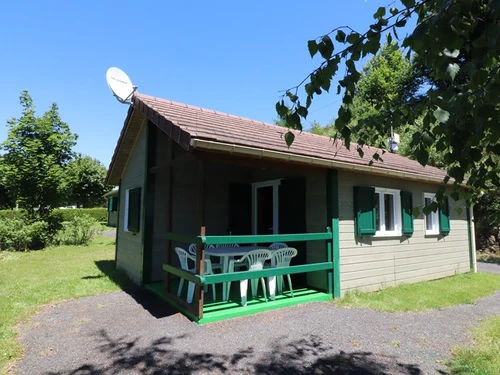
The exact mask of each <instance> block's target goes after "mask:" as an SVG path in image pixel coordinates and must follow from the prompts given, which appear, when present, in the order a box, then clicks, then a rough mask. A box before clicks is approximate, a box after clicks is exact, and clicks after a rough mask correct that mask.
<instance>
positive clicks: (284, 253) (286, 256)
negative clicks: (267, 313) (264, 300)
mask: <svg viewBox="0 0 500 375" xmlns="http://www.w3.org/2000/svg"><path fill="white" fill-rule="evenodd" d="M296 255H297V249H295V248H293V247H285V248H282V249H278V250H274V251H273V252H272V255H271V266H270V267H272V268H283V267H290V262H291V261H292V258H293V257H294V256H296ZM266 268H269V267H267V266H266ZM286 277H287V279H288V286H289V287H290V293H291V294H292V297H293V288H292V279H291V278H290V275H289V274H288V275H286ZM268 282H269V295H270V297H271V300H273V301H274V298H275V295H276V276H269V277H268ZM282 290H283V276H282V275H280V276H278V291H280V292H281V291H282Z"/></svg>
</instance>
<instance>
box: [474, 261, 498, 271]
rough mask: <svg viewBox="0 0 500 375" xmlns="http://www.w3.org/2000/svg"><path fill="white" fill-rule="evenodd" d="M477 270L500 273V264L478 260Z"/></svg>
mask: <svg viewBox="0 0 500 375" xmlns="http://www.w3.org/2000/svg"><path fill="white" fill-rule="evenodd" d="M477 270H478V271H482V272H488V273H498V274H500V264H495V263H484V262H477Z"/></svg>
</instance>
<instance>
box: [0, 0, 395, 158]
mask: <svg viewBox="0 0 500 375" xmlns="http://www.w3.org/2000/svg"><path fill="white" fill-rule="evenodd" d="M42 3H43V4H42ZM388 3H389V0H386V1H375V0H350V1H341V0H330V1H314V2H312V1H307V2H306V1H298V0H295V1H281V0H279V1H278V0H273V1H269V0H267V1H263V0H255V1H234V0H233V1H229V0H226V1H219V0H213V1H211V2H206V1H176V2H170V1H168V2H167V1H142V2H138V1H127V0H122V1H97V0H88V1H86V2H77V1H43V2H40V1H35V0H32V1H9V2H5V3H4V4H2V12H1V14H0V35H2V38H1V40H2V42H1V44H0V46H1V49H2V56H3V58H2V60H1V62H0V82H1V84H2V87H1V90H0V122H1V123H2V125H1V126H0V142H1V141H3V140H4V139H5V138H6V137H7V128H6V126H5V124H6V121H7V119H9V118H11V117H17V116H19V115H20V107H19V101H18V97H19V93H20V92H21V90H23V89H27V90H29V92H30V94H31V95H32V97H33V99H34V102H35V104H36V106H37V109H38V111H39V112H40V113H41V112H43V111H45V110H46V109H48V107H49V105H50V103H52V102H56V103H57V104H58V105H59V108H60V113H61V116H62V118H63V120H64V121H66V122H67V123H68V124H69V126H70V128H71V130H72V131H73V132H75V133H77V134H78V135H79V139H78V144H77V146H76V148H75V149H76V151H78V152H81V153H83V154H87V155H90V156H92V157H94V158H97V159H99V160H100V161H101V162H103V163H104V164H105V165H106V166H108V164H109V162H110V160H111V156H112V155H113V151H114V149H115V146H116V141H117V140H118V136H119V134H120V130H121V128H122V125H123V121H124V119H125V116H126V113H127V107H126V106H125V105H123V104H120V103H118V102H117V101H116V100H115V99H114V98H113V96H112V95H111V92H110V91H109V89H108V87H107V85H106V81H105V74H106V70H107V69H108V68H109V67H111V66H117V67H119V68H121V69H123V70H125V71H126V72H127V74H128V75H129V76H130V77H131V79H132V82H133V83H134V85H136V86H138V87H139V88H138V90H139V92H142V93H145V94H149V95H154V96H159V97H162V98H167V99H171V100H174V101H178V102H183V103H187V104H191V105H196V106H200V107H205V108H210V109H215V110H218V111H222V112H227V113H231V114H235V115H239V116H243V117H249V118H252V119H256V120H261V121H266V122H272V120H273V119H274V118H276V112H275V109H274V105H275V103H276V101H277V99H278V98H279V95H280V94H279V91H280V90H283V89H286V88H289V87H292V86H294V85H295V84H297V83H298V82H300V81H301V80H302V78H304V77H305V76H306V75H307V74H308V73H309V72H310V71H311V70H312V69H313V68H315V67H316V66H317V65H318V64H319V62H320V60H319V59H311V58H310V56H309V53H308V51H307V41H308V40H309V39H313V38H314V37H316V36H319V35H322V34H324V33H326V32H328V31H329V30H331V29H332V28H334V27H336V26H340V25H349V26H351V27H352V28H354V29H355V30H359V31H364V30H365V29H366V28H367V26H368V25H369V24H370V23H372V22H373V18H372V15H373V13H374V12H375V11H376V10H377V8H378V7H379V6H382V5H386V4H388ZM402 34H403V33H402V32H400V36H402ZM332 91H335V90H332ZM339 99H340V98H339V97H337V96H336V95H335V93H334V92H332V94H327V95H321V96H320V97H317V99H316V100H315V102H314V103H313V105H312V107H311V109H310V115H309V118H308V120H310V121H313V120H316V121H319V122H320V123H321V124H326V123H328V122H330V121H331V120H332V119H333V118H334V116H335V113H336V111H337V109H338V105H339Z"/></svg>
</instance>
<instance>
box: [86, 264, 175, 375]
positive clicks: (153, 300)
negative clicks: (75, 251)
mask: <svg viewBox="0 0 500 375" xmlns="http://www.w3.org/2000/svg"><path fill="white" fill-rule="evenodd" d="M95 264H96V266H97V268H99V270H100V271H101V272H102V273H103V274H104V275H105V276H104V275H101V276H85V277H82V279H85V280H88V279H92V278H99V277H109V278H110V280H111V281H113V282H114V283H115V284H116V285H118V286H119V287H120V288H121V289H122V290H123V291H124V292H125V293H127V294H128V295H129V296H131V297H132V298H133V299H134V300H135V301H136V302H137V303H138V304H140V305H141V306H142V308H143V309H144V310H146V311H148V312H149V313H150V314H151V315H152V316H154V317H155V318H164V317H166V316H170V315H173V314H176V313H177V311H175V310H174V309H173V308H172V307H171V306H170V305H169V304H167V303H166V302H164V301H162V300H161V299H160V298H158V297H157V296H156V295H155V294H154V293H153V292H150V291H149V290H147V289H144V288H141V287H140V286H137V285H136V284H134V283H132V282H131V281H130V279H129V278H128V277H127V275H126V274H125V273H124V272H122V271H120V270H117V269H116V267H115V261H114V260H98V261H96V262H95ZM82 374H87V373H85V372H82Z"/></svg>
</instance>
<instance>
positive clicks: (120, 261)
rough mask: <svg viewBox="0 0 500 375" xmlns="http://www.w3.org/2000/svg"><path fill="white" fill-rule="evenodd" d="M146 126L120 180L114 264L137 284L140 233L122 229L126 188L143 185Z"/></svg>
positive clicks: (140, 261)
mask: <svg viewBox="0 0 500 375" xmlns="http://www.w3.org/2000/svg"><path fill="white" fill-rule="evenodd" d="M145 129H146V127H145V126H143V127H142V130H141V131H140V133H139V135H138V138H137V141H136V142H135V146H134V148H133V150H132V152H131V154H130V158H129V160H128V163H127V166H126V169H125V170H124V173H123V176H122V180H121V186H120V189H121V192H122V193H121V197H122V199H120V219H119V228H117V231H118V248H117V253H116V258H117V259H116V266H117V268H118V269H122V270H124V271H125V272H126V273H127V275H128V276H129V277H130V278H131V279H132V280H133V281H134V282H135V283H137V284H140V283H141V282H142V269H143V267H142V263H143V248H142V245H143V244H142V235H141V233H137V234H134V233H130V232H126V231H125V230H124V228H125V227H124V225H125V220H124V214H125V201H126V191H127V190H128V189H132V188H136V187H140V188H143V185H144V173H145V170H144V169H145V164H146V159H145V158H146V131H145ZM141 193H142V194H141V195H142V196H141V209H143V207H144V189H142V190H141ZM143 226H144V220H141V232H142V230H144V227H143Z"/></svg>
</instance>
